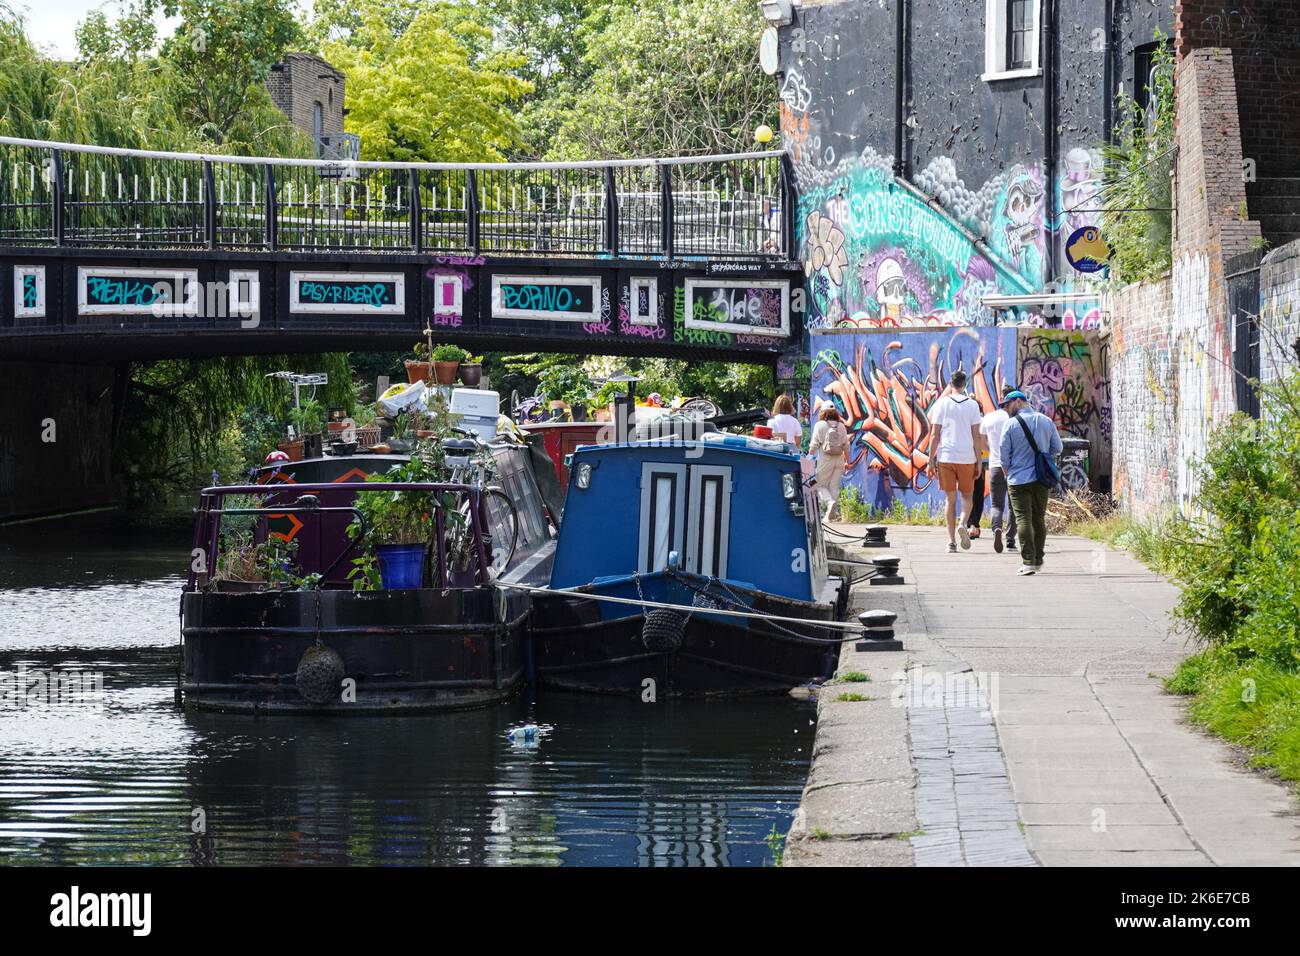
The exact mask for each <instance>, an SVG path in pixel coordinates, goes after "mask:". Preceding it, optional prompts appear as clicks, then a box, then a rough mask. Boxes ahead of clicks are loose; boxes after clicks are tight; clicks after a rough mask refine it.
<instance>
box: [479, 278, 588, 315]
mask: <svg viewBox="0 0 1300 956" xmlns="http://www.w3.org/2000/svg"><path fill="white" fill-rule="evenodd" d="M584 288H585V287H584ZM501 304H502V305H503V306H505V307H506V308H507V309H520V310H526V311H529V312H590V311H591V302H590V301H589V300H586V299H584V298H583V296H582V290H576V291H575V289H573V288H571V287H569V286H562V285H510V284H505V283H503V284H502V286H501Z"/></svg>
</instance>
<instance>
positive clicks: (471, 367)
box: [460, 355, 483, 388]
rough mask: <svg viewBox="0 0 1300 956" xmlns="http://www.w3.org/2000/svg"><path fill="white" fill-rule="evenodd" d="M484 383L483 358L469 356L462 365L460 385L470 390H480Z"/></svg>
mask: <svg viewBox="0 0 1300 956" xmlns="http://www.w3.org/2000/svg"><path fill="white" fill-rule="evenodd" d="M481 381H483V356H481V355H477V356H475V355H467V356H465V358H464V360H463V361H462V362H461V363H460V383H461V384H462V385H465V386H467V387H468V388H478V383H479V382H481Z"/></svg>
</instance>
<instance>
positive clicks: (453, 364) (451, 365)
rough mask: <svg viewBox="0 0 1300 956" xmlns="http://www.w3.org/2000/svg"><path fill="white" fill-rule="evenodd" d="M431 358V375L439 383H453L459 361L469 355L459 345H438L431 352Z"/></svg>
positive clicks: (458, 367)
mask: <svg viewBox="0 0 1300 956" xmlns="http://www.w3.org/2000/svg"><path fill="white" fill-rule="evenodd" d="M431 355H432V358H433V377H434V379H435V380H436V381H437V383H438V384H439V385H454V384H455V383H456V373H457V371H458V370H459V369H460V363H461V362H463V361H465V359H467V358H468V357H469V353H468V352H466V351H465V350H464V349H463V348H461V347H460V346H459V345H439V346H436V347H435V348H434V350H433V352H432V353H431Z"/></svg>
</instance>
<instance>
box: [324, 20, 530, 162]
mask: <svg viewBox="0 0 1300 956" xmlns="http://www.w3.org/2000/svg"><path fill="white" fill-rule="evenodd" d="M391 6H392V2H391V0H363V2H362V4H361V6H360V8H359V11H358V12H359V14H360V19H361V25H360V26H359V27H358V28H356V29H355V30H354V31H352V32H351V33H350V34H349V35H348V36H347V38H346V39H343V40H334V41H329V42H326V43H325V44H324V45H323V47H322V53H323V55H324V56H325V58H326V59H328V60H329V61H330V62H331V63H333V64H334V65H335V66H337V67H338V68H339V69H341V70H342V71H343V72H344V73H345V74H346V76H347V78H348V104H349V106H348V117H347V128H348V130H349V131H350V132H354V133H358V134H360V136H361V148H362V152H363V155H364V157H365V158H366V159H374V160H390V161H398V162H402V161H413V160H437V161H444V162H475V161H494V160H500V159H502V158H503V156H504V153H505V151H506V150H508V149H510V148H511V147H512V146H514V145H516V144H517V143H518V142H519V141H520V131H519V127H518V125H517V124H516V122H515V120H514V118H513V117H512V116H511V114H510V109H509V107H510V104H511V103H512V102H513V101H515V100H517V99H518V98H519V97H521V96H523V95H524V94H525V93H527V92H528V91H529V89H530V88H531V87H530V86H529V84H528V83H527V82H526V81H524V80H522V79H520V78H519V77H518V76H516V75H514V74H513V73H512V72H511V71H512V70H513V69H516V68H517V67H518V66H519V65H520V62H521V61H520V58H519V57H518V56H516V55H514V54H510V53H500V52H491V53H489V52H485V51H486V50H487V47H488V41H490V39H491V30H490V29H489V28H488V27H486V26H483V25H482V24H480V23H477V22H475V21H474V20H473V19H471V18H469V17H467V16H465V15H464V13H463V11H452V12H448V11H447V10H444V9H442V8H439V7H433V8H423V9H420V10H419V11H417V12H416V13H415V15H414V16H413V17H412V18H411V19H410V21H409V23H408V24H406V26H405V28H403V26H402V21H401V19H400V18H399V19H398V21H397V22H393V21H390V20H389V19H387V18H386V16H385V14H386V13H387V12H388V11H389V9H390V7H391Z"/></svg>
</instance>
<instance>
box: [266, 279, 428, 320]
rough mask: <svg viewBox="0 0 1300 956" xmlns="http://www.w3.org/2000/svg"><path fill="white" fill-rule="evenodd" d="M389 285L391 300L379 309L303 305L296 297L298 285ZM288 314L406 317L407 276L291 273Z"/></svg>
mask: <svg viewBox="0 0 1300 956" xmlns="http://www.w3.org/2000/svg"><path fill="white" fill-rule="evenodd" d="M304 281H306V282H392V283H394V288H393V301H392V302H390V303H388V304H387V305H381V306H379V307H378V308H375V307H373V306H366V305H359V304H358V303H355V302H303V301H301V300H300V299H299V298H298V284H299V283H300V282H304ZM289 311H290V312H292V313H297V314H300V315H358V314H361V315H405V314H406V273H404V272H306V271H304V272H290V273H289Z"/></svg>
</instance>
